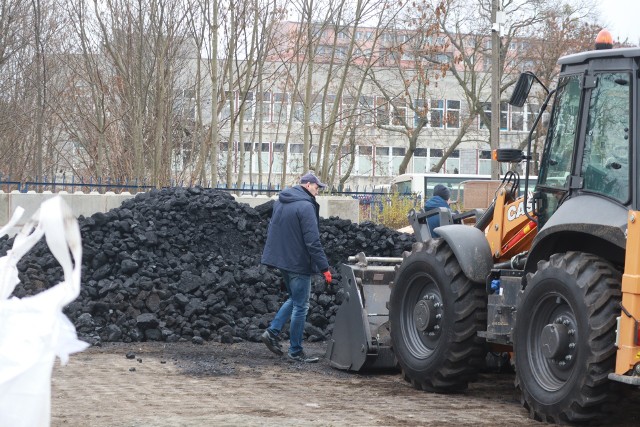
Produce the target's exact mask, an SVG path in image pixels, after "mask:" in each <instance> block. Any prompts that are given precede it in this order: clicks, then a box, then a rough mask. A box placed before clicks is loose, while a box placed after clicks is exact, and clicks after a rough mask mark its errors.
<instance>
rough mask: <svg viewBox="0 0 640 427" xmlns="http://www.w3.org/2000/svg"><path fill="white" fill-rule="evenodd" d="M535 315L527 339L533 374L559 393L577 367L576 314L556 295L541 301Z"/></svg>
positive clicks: (540, 384) (548, 296)
mask: <svg viewBox="0 0 640 427" xmlns="http://www.w3.org/2000/svg"><path fill="white" fill-rule="evenodd" d="M531 316H532V318H531V322H530V324H529V330H528V333H527V337H526V340H527V353H528V359H529V366H530V369H531V374H532V375H533V377H534V378H535V380H536V384H538V385H539V386H540V387H542V388H543V389H544V390H546V391H548V392H554V391H558V390H559V389H561V388H562V386H563V385H564V384H565V383H566V382H567V381H568V380H569V378H570V377H571V374H572V373H573V370H574V367H575V365H576V356H577V348H578V346H577V345H576V342H577V340H578V338H579V336H578V332H579V331H578V328H577V322H576V316H575V313H574V311H573V309H572V308H571V305H570V304H569V303H568V301H567V300H566V299H565V298H564V297H563V296H562V295H560V294H557V293H553V294H549V295H546V296H544V297H543V298H541V299H540V300H539V301H538V303H537V304H536V305H535V307H534V310H533V312H532V313H531Z"/></svg>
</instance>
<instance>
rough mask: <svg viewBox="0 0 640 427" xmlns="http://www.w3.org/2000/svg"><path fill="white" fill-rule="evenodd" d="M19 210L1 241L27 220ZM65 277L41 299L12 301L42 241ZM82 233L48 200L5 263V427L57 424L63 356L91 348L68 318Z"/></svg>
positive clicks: (0, 332)
mask: <svg viewBox="0 0 640 427" xmlns="http://www.w3.org/2000/svg"><path fill="white" fill-rule="evenodd" d="M22 213H23V210H22V208H18V209H16V212H15V213H14V215H13V217H12V219H11V221H10V222H9V224H7V225H6V226H5V227H3V228H2V229H0V236H1V235H3V234H5V233H6V231H7V230H8V229H9V228H10V227H11V226H13V225H14V224H15V223H16V222H17V221H18V219H19V217H20V216H21V215H22ZM43 235H44V236H45V239H46V242H47V245H48V246H49V249H50V250H51V253H52V254H53V255H54V256H55V258H56V259H57V260H58V262H59V263H60V265H61V266H62V269H63V272H64V281H63V282H61V283H59V284H57V285H55V286H53V287H52V288H49V289H47V290H46V291H43V292H41V293H39V294H37V295H34V296H30V297H25V298H21V299H20V298H15V297H14V298H9V296H10V295H11V293H12V292H13V290H14V289H15V286H16V285H17V284H18V283H19V279H18V269H17V267H16V264H17V263H18V261H19V260H20V258H22V256H23V255H24V254H26V253H27V252H28V251H29V250H30V249H31V248H32V247H33V246H34V245H35V244H36V243H37V242H38V240H40V238H41V237H42V236H43ZM81 265H82V244H81V240H80V228H79V227H78V222H77V221H76V219H75V218H74V217H73V215H72V213H71V210H70V209H69V207H68V206H67V204H66V203H65V202H64V201H63V200H62V198H61V197H59V196H57V197H53V198H51V199H48V200H47V201H45V202H44V203H42V205H41V206H40V209H39V211H38V212H36V213H35V214H34V215H33V217H32V218H31V220H30V221H28V222H27V224H25V226H24V227H23V228H22V230H21V231H20V232H19V233H18V234H17V235H16V237H15V240H14V243H13V247H12V249H11V250H10V251H8V252H7V255H6V256H4V257H2V258H0V426H12V427H15V426H29V427H32V426H48V425H49V424H50V421H51V372H52V370H53V362H54V360H55V357H56V356H58V357H59V358H60V361H61V363H62V364H63V365H65V364H66V363H67V361H68V360H69V355H70V354H71V353H75V352H78V351H82V350H84V349H85V348H87V347H88V346H89V345H88V344H87V343H85V342H83V341H80V340H78V338H77V335H76V330H75V327H74V326H73V324H72V323H71V322H70V321H69V319H68V318H67V317H66V316H65V315H64V314H63V313H62V309H63V308H64V306H66V305H67V304H69V303H70V302H71V301H73V300H74V299H76V298H77V297H78V295H80V270H81Z"/></svg>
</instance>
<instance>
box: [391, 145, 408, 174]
mask: <svg viewBox="0 0 640 427" xmlns="http://www.w3.org/2000/svg"><path fill="white" fill-rule="evenodd" d="M406 152H407V149H406V148H404V147H393V148H391V169H392V170H391V173H392V174H394V173H398V171H399V170H400V163H402V159H404V155H405V153H406Z"/></svg>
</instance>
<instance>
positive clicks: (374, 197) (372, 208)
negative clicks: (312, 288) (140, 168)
mask: <svg viewBox="0 0 640 427" xmlns="http://www.w3.org/2000/svg"><path fill="white" fill-rule="evenodd" d="M195 186H201V187H203V188H212V187H211V186H210V182H204V183H200V182H185V181H172V182H171V186H170V187H195ZM153 188H155V186H153V185H150V184H149V183H148V182H147V181H146V180H137V179H136V180H119V179H111V178H104V179H103V178H98V179H93V178H90V179H88V180H83V179H79V178H78V177H70V178H69V177H65V176H64V175H63V176H61V177H60V176H58V177H55V178H52V179H49V178H48V177H40V178H36V179H33V180H25V181H18V180H12V179H11V177H9V176H7V175H2V174H0V190H2V191H4V192H6V193H10V192H12V191H19V192H21V193H26V192H28V191H35V192H38V193H41V192H44V191H51V192H53V193H57V192H60V191H66V192H69V193H74V192H77V191H80V192H84V193H90V192H98V193H100V194H104V193H106V192H114V193H122V192H129V193H132V194H135V193H139V192H145V191H149V190H151V189H153ZM214 188H215V189H216V190H223V191H229V192H232V193H234V194H238V195H242V196H246V195H251V196H256V195H267V196H273V195H275V194H277V193H278V192H280V190H281V188H280V185H271V184H270V183H267V184H262V185H257V184H242V185H241V186H240V187H236V186H235V185H234V186H227V185H226V184H218V185H217V186H216V187H214ZM320 195H331V196H348V197H352V198H354V199H357V200H358V201H359V208H360V219H361V220H369V221H373V222H379V220H380V217H381V214H382V212H383V211H384V209H385V206H389V204H390V203H391V194H390V193H388V192H384V190H382V189H376V188H375V187H371V188H370V189H369V190H368V191H367V188H366V187H363V188H362V189H360V188H356V189H355V190H351V189H350V188H346V189H344V190H342V191H336V190H332V191H324V192H322V193H321V194H320ZM400 197H402V198H406V199H409V200H411V201H412V203H413V206H414V207H418V206H417V204H419V202H420V197H419V196H418V195H415V194H405V195H401V196H400Z"/></svg>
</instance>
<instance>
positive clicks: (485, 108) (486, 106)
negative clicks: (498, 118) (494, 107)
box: [478, 102, 491, 129]
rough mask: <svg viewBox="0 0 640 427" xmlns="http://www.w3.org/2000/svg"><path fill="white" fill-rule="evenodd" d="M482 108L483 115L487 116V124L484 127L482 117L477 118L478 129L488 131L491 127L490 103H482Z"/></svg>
mask: <svg viewBox="0 0 640 427" xmlns="http://www.w3.org/2000/svg"><path fill="white" fill-rule="evenodd" d="M482 108H483V111H484V114H485V115H486V116H487V124H486V125H485V122H483V121H482V117H481V116H478V121H479V128H480V129H489V128H490V127H491V103H490V102H483V103H482Z"/></svg>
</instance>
